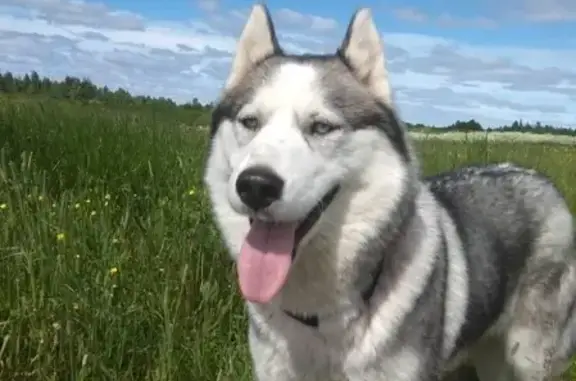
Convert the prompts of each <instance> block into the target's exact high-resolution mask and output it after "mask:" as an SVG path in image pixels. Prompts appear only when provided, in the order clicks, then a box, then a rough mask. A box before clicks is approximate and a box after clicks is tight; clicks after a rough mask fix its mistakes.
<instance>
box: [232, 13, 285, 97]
mask: <svg viewBox="0 0 576 381" xmlns="http://www.w3.org/2000/svg"><path fill="white" fill-rule="evenodd" d="M281 52H282V50H281V48H280V45H279V44H278V39H277V38H276V32H275V31H274V24H273V23H272V18H271V17H270V13H269V12H268V9H267V8H266V6H265V5H263V4H256V5H255V6H254V7H253V8H252V12H251V13H250V16H249V17H248V21H247V22H246V25H245V26H244V30H242V34H241V35H240V39H239V41H238V45H237V46H236V55H235V57H234V60H233V61H232V69H231V71H230V74H229V76H228V80H227V81H226V86H225V87H226V88H227V89H229V88H231V87H233V86H235V85H236V84H237V83H238V81H239V80H240V78H242V77H243V76H244V75H245V74H246V73H247V72H248V71H249V70H250V69H251V68H252V67H253V66H254V65H256V64H257V63H259V62H260V61H262V60H264V59H265V58H267V57H270V56H272V55H274V54H280V53H281Z"/></svg>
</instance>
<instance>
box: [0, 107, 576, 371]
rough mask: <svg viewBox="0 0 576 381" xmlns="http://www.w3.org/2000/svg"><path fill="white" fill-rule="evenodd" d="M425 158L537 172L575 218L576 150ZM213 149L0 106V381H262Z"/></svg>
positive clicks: (129, 125)
mask: <svg viewBox="0 0 576 381" xmlns="http://www.w3.org/2000/svg"><path fill="white" fill-rule="evenodd" d="M416 144H417V146H418V148H419V151H420V156H421V161H422V167H423V171H424V172H425V173H426V174H429V173H434V172H437V171H441V170H446V169H451V168H454V167H457V166H459V165H463V164H467V163H482V162H494V161H502V160H506V161H514V162H517V163H520V164H523V165H527V166H530V167H534V168H536V169H539V170H541V171H543V172H544V173H546V174H547V175H549V176H550V177H551V178H552V179H554V181H555V182H556V183H557V185H558V187H559V188H560V189H561V190H562V192H563V193H564V194H565V195H566V197H567V199H568V201H569V203H570V207H571V208H572V210H573V211H574V212H576V147H575V146H572V145H567V144H554V143H551V142H525V141H513V142H510V141H506V140H493V139H471V140H465V141H462V140H458V139H444V140H443V139H419V140H418V141H417V143H416ZM206 149H207V133H206V131H205V130H202V129H190V128H182V127H179V126H178V125H177V124H176V123H174V121H173V120H170V119H169V118H167V117H166V116H164V115H162V114H161V113H157V114H155V113H137V112H135V113H128V112H120V111H110V110H108V111H107V110H105V109H103V108H101V107H100V108H96V107H91V106H88V105H87V106H82V105H71V104H67V103H63V102H62V103H61V102H51V101H38V102H11V101H2V100H0V269H1V272H0V380H7V381H8V380H15V381H16V380H52V381H61V380H62V381H63V380H74V381H83V380H90V381H99V380H118V381H176V380H187V381H203V380H206V381H208V380H210V381H224V380H234V381H244V380H250V379H251V378H250V364H249V357H248V351H247V346H246V334H245V332H246V321H245V317H244V311H243V307H242V303H241V301H240V299H239V297H238V292H237V288H236V278H235V272H234V269H233V266H232V264H231V263H230V261H229V260H228V257H227V254H226V253H225V251H224V249H223V246H222V243H221V240H220V237H219V235H218V233H217V231H216V229H215V227H214V224H213V222H212V220H211V216H210V209H209V204H208V201H207V197H206V194H205V191H204V190H203V187H202V170H203V160H204V157H205V154H206ZM571 379H573V380H576V377H572V378H571Z"/></svg>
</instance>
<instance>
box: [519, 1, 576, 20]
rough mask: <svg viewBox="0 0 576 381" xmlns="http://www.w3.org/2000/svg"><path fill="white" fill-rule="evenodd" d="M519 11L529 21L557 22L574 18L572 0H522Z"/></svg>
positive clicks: (575, 7)
mask: <svg viewBox="0 0 576 381" xmlns="http://www.w3.org/2000/svg"><path fill="white" fill-rule="evenodd" d="M520 13H521V14H523V16H524V17H525V18H526V19H528V20H529V21H535V22H558V21H573V20H576V2H575V1H573V0H522V4H521V8H520Z"/></svg>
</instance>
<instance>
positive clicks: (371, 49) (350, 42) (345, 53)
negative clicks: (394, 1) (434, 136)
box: [338, 8, 392, 105]
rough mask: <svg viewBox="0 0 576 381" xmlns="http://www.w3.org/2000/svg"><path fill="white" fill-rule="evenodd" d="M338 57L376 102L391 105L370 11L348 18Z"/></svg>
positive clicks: (386, 71) (386, 77)
mask: <svg viewBox="0 0 576 381" xmlns="http://www.w3.org/2000/svg"><path fill="white" fill-rule="evenodd" d="M338 54H339V55H340V57H342V59H343V60H344V61H345V62H346V63H347V64H348V65H349V66H350V67H351V69H352V71H353V72H354V74H355V75H356V77H357V78H358V80H359V81H360V82H361V83H362V84H364V85H365V86H366V87H367V88H368V89H369V90H370V91H371V92H372V93H373V94H374V96H376V97H377V98H378V100H380V101H381V102H383V103H384V104H387V105H390V104H391V103H392V99H391V91H390V83H389V81H388V70H387V69H386V63H385V59H384V48H383V46H382V40H381V39H380V34H379V33H378V29H376V25H374V21H373V19H372V12H371V11H370V9H368V8H361V9H359V10H358V11H356V13H355V14H354V16H352V19H351V20H350V24H349V25H348V30H347V31H346V36H345V37H344V40H343V41H342V44H341V45H340V48H339V49H338Z"/></svg>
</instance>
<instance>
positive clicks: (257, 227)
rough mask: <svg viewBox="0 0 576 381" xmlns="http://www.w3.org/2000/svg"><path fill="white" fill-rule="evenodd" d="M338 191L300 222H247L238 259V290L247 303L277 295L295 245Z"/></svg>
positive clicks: (327, 197) (287, 270) (251, 220)
mask: <svg viewBox="0 0 576 381" xmlns="http://www.w3.org/2000/svg"><path fill="white" fill-rule="evenodd" d="M338 189H339V187H338V186H335V187H333V188H332V189H331V190H330V191H329V192H328V193H326V194H325V195H324V197H322V199H321V200H320V202H318V203H317V204H316V205H315V206H314V208H312V210H311V211H310V212H309V213H308V214H307V215H306V217H305V218H304V219H303V220H301V221H295V222H264V221H260V220H257V219H250V231H249V232H248V235H247V236H246V239H245V241H244V244H243V245H242V249H241V250H240V256H239V259H238V277H239V281H240V290H241V292H242V295H243V296H244V298H245V299H246V300H248V301H251V302H255V303H267V302H269V301H270V300H271V299H272V298H273V297H274V296H275V295H276V294H277V293H278V292H279V291H280V289H281V288H282V286H283V285H284V283H285V282H286V279H287V278H288V273H289V271H290V267H291V265H292V261H293V259H294V257H295V255H296V250H297V248H298V245H299V244H300V242H301V241H302V239H303V238H304V237H305V236H306V234H307V233H308V232H309V231H310V229H312V227H313V226H314V224H316V222H318V220H319V219H320V217H321V216H322V213H323V212H324V211H325V210H326V208H328V206H329V205H330V203H331V202H332V201H333V200H334V197H335V196H336V193H337V192H338Z"/></svg>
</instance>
